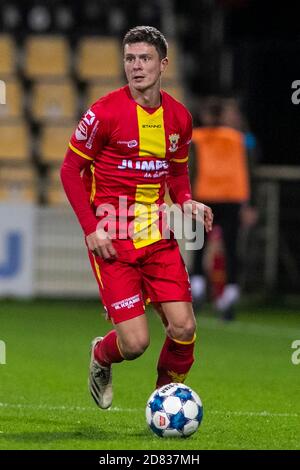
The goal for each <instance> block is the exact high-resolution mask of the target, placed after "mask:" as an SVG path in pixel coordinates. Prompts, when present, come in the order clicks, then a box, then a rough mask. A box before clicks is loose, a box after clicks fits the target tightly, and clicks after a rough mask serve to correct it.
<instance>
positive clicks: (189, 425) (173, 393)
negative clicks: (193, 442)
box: [146, 383, 203, 437]
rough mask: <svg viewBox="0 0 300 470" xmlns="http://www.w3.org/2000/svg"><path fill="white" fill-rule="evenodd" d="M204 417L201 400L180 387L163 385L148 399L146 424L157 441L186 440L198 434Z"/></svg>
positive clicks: (191, 391) (183, 386)
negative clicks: (156, 437) (163, 439)
mask: <svg viewBox="0 0 300 470" xmlns="http://www.w3.org/2000/svg"><path fill="white" fill-rule="evenodd" d="M202 417H203V407H202V402H201V399H200V397H199V396H198V395H197V393H195V392H194V391H193V390H192V389H191V388H190V387H187V386H186V385H183V384H179V383H171V384H168V385H164V386H163V387H161V388H158V389H157V390H155V391H154V392H153V393H152V395H150V397H149V400H148V401H147V406H146V420H147V423H148V425H149V427H150V429H151V430H152V431H153V432H154V433H155V434H157V435H158V436H160V437H174V436H177V437H187V436H190V435H191V434H193V433H194V432H196V431H197V429H198V427H199V425H200V423H201V421H202Z"/></svg>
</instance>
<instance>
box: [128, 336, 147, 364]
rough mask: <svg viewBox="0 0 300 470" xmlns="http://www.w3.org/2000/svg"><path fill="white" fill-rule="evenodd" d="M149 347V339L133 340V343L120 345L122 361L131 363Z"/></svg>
mask: <svg viewBox="0 0 300 470" xmlns="http://www.w3.org/2000/svg"><path fill="white" fill-rule="evenodd" d="M148 346H149V338H140V339H135V340H134V341H126V342H125V343H124V344H122V354H123V357H124V359H126V360H127V361H132V360H133V359H136V358H137V357H139V356H141V355H142V354H143V353H144V352H145V351H146V349H147V348H148Z"/></svg>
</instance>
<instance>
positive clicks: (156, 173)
mask: <svg viewBox="0 0 300 470" xmlns="http://www.w3.org/2000/svg"><path fill="white" fill-rule="evenodd" d="M191 134H192V119H191V115H190V113H189V112H188V111H187V109H186V108H185V107H184V106H183V105H182V104H181V103H179V102H178V101H176V100H175V99H173V98H172V97H171V96H170V95H168V94H167V93H166V92H164V91H161V106H159V107H158V108H156V109H153V108H144V107H142V106H140V105H139V104H137V103H136V102H135V101H134V99H133V98H132V97H131V94H130V91H129V87H128V85H127V86H125V87H123V88H120V89H118V90H116V91H113V92H112V93H109V94H108V95H106V96H105V97H103V98H101V99H99V100H98V101H96V103H94V104H93V105H92V106H91V108H90V109H89V110H88V111H87V112H86V113H85V114H84V115H83V117H82V119H81V121H80V123H79V125H78V127H77V128H76V130H75V132H74V134H73V135H72V138H71V141H70V143H69V147H70V148H71V150H73V152H75V153H76V154H78V155H80V156H81V157H83V158H85V159H87V160H90V161H91V166H90V169H91V175H85V178H84V180H85V183H86V186H87V187H88V188H89V191H90V201H91V204H92V205H93V207H94V209H95V212H96V209H97V208H98V207H99V206H103V205H107V204H110V205H112V206H113V207H114V208H115V210H116V215H117V217H118V216H119V215H120V214H119V210H120V204H119V202H120V201H119V198H120V197H122V198H124V197H126V198H127V199H126V200H127V208H129V207H131V211H132V212H131V213H129V215H130V217H131V219H134V218H136V216H137V215H138V216H139V218H140V216H141V215H142V216H143V212H144V213H145V212H146V216H145V217H144V222H143V220H142V223H139V225H137V226H136V227H134V232H135V233H138V232H140V231H141V230H144V229H145V228H147V226H149V224H153V222H155V218H156V217H157V216H156V215H155V210H153V207H154V208H155V207H156V206H157V207H158V206H160V205H161V204H163V202H164V194H165V184H166V177H167V175H168V174H169V173H170V170H171V168H172V166H173V165H184V166H186V165H187V160H188V147H189V143H190V141H191ZM150 206H151V210H150V209H149V210H148V209H147V208H148V207H149V208H150ZM145 208H146V209H145ZM144 215H145V214H144ZM142 219H143V217H142ZM160 238H161V234H160V232H159V230H158V231H157V233H156V235H155V236H154V239H152V240H151V241H150V240H149V241H147V242H146V241H145V240H142V241H141V240H140V241H139V238H138V237H136V238H135V241H134V244H135V246H136V247H139V246H145V245H146V244H149V243H153V242H154V241H157V240H158V239H160Z"/></svg>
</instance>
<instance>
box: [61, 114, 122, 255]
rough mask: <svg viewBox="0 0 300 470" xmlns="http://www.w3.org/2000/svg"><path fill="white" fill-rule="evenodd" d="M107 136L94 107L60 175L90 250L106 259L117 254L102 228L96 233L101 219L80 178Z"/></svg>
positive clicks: (76, 134) (74, 137) (77, 132)
mask: <svg viewBox="0 0 300 470" xmlns="http://www.w3.org/2000/svg"><path fill="white" fill-rule="evenodd" d="M94 111H95V112H94ZM105 133H106V129H105V126H104V125H102V126H101V127H100V119H98V116H97V113H96V109H93V107H92V108H91V109H90V110H88V111H87V112H86V113H85V114H84V115H83V117H82V119H81V121H80V122H79V124H78V127H77V128H76V130H75V132H74V133H73V135H72V137H71V140H70V143H69V148H68V150H67V152H66V155H65V159H64V162H63V164H62V166H61V172H60V174H61V181H62V184H63V187H64V190H65V193H66V195H67V198H68V200H69V202H70V204H71V206H72V208H73V210H74V212H75V214H76V216H77V218H78V220H79V223H80V225H81V227H82V229H83V231H84V234H85V236H86V242H87V246H88V248H89V250H91V251H92V252H93V253H94V254H96V255H98V256H100V257H102V258H104V259H107V258H110V257H112V256H115V255H116V251H115V249H114V247H113V245H112V242H111V240H110V238H109V236H108V234H107V233H106V232H105V231H104V230H103V229H99V230H97V225H98V220H97V217H96V215H95V213H94V211H93V208H92V206H91V204H90V201H89V194H88V193H87V191H86V188H85V185H84V182H83V179H82V177H81V175H82V173H83V172H87V171H89V170H90V166H91V163H92V162H93V160H94V159H95V157H96V155H97V154H98V153H99V151H100V150H101V147H102V145H103V142H104V140H105V137H106V134H105Z"/></svg>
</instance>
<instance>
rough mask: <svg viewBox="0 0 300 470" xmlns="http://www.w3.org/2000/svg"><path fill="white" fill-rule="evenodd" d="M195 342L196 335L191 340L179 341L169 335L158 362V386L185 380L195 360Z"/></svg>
mask: <svg viewBox="0 0 300 470" xmlns="http://www.w3.org/2000/svg"><path fill="white" fill-rule="evenodd" d="M194 344H195V337H194V338H193V339H192V340H191V341H177V340H173V339H171V338H170V337H169V336H167V338H166V341H165V343H164V345H163V348H162V350H161V353H160V356H159V360H158V364H157V373H158V377H157V382H156V387H157V388H159V387H162V386H163V385H166V384H168V383H171V382H179V383H183V382H184V381H185V379H186V376H187V374H188V372H189V370H190V368H191V367H192V364H193V362H194Z"/></svg>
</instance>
